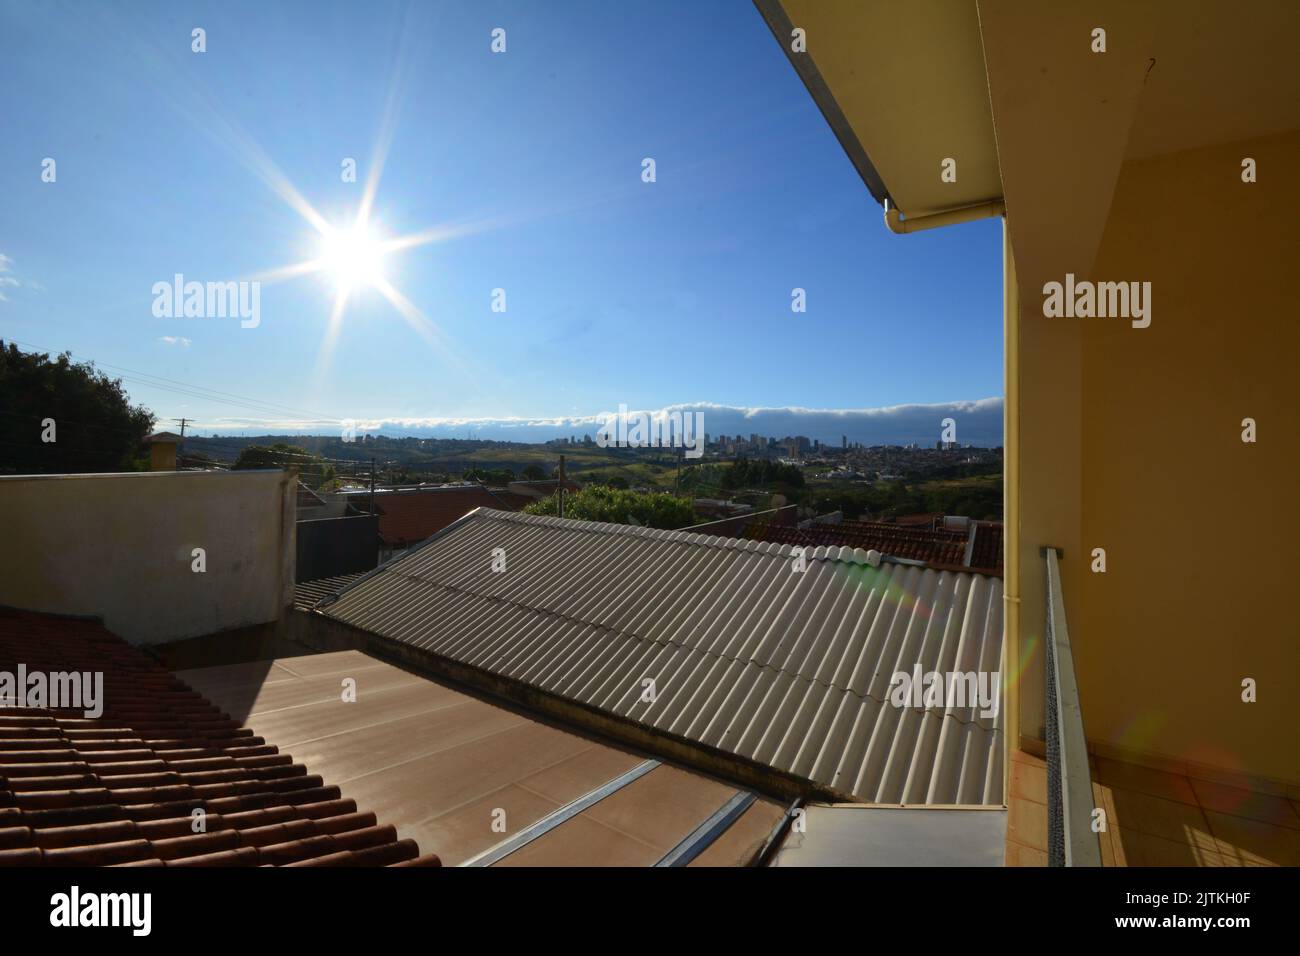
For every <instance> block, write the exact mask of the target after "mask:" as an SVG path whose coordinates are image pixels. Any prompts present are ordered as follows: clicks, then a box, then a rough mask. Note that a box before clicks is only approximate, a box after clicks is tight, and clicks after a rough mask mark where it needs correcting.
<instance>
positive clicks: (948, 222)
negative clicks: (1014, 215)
mask: <svg viewBox="0 0 1300 956" xmlns="http://www.w3.org/2000/svg"><path fill="white" fill-rule="evenodd" d="M1006 214H1007V206H1006V203H1004V202H1003V201H1002V200H1001V199H992V200H989V201H988V202H981V203H976V204H974V205H973V206H961V207H959V208H957V209H947V210H944V211H943V212H936V213H934V214H932V215H929V216H913V217H910V218H907V219H904V218H902V215H901V213H899V211H898V207H897V206H895V205H894V204H893V203H892V202H886V203H885V226H886V227H888V229H889V231H890V232H892V233H895V234H897V235H906V234H907V233H910V232H921V231H922V230H925V229H938V228H939V227H940V226H955V225H957V224H958V223H963V222H974V221H975V220H977V219H992V218H994V217H995V216H1005V215H1006Z"/></svg>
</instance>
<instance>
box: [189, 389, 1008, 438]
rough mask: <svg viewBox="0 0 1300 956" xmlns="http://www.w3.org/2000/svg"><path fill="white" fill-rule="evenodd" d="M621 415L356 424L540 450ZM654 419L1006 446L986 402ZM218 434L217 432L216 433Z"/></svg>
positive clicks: (235, 425)
mask: <svg viewBox="0 0 1300 956" xmlns="http://www.w3.org/2000/svg"><path fill="white" fill-rule="evenodd" d="M617 412H618V409H617V408H612V409H607V410H603V411H601V412H598V413H596V414H592V415H575V416H557V417H554V418H545V417H539V418H511V417H506V418H433V417H431V418H371V419H365V418H361V417H358V418H357V419H356V433H357V434H358V435H360V434H362V433H370V434H383V435H388V436H391V437H403V436H410V437H416V438H469V437H472V438H477V439H488V440H494V441H518V442H541V441H547V440H549V439H552V438H565V437H568V436H570V435H576V436H577V437H578V438H579V439H581V438H582V437H583V436H584V435H591V436H592V438H593V439H594V438H595V437H596V430H597V429H598V428H599V427H600V426H601V425H602V424H603V423H604V422H605V421H607V420H608V419H609V418H610V417H611V416H613V415H614V414H616V413H617ZM638 412H649V413H650V414H651V415H666V414H672V413H683V414H684V413H688V412H700V413H702V414H703V415H704V430H705V431H706V432H707V433H708V434H709V435H710V436H711V437H712V438H714V439H716V438H717V436H719V435H744V436H745V437H746V438H748V437H749V436H750V435H751V434H758V435H766V436H768V437H769V438H784V437H786V436H787V435H806V436H807V437H808V438H816V439H820V440H821V441H822V442H823V443H826V444H832V445H838V444H840V441H841V438H842V437H847V438H848V440H849V441H850V442H862V443H863V444H865V445H906V444H911V443H913V442H915V443H916V444H920V445H933V444H934V443H935V442H936V441H938V440H939V437H940V433H941V431H942V429H943V424H942V423H943V420H944V419H945V418H951V419H953V421H954V422H956V429H957V431H956V437H957V442H958V443H959V444H963V445H964V444H971V445H979V446H998V445H1001V444H1002V399H1001V398H982V399H979V400H977V401H967V402H942V403H936V404H929V405H891V406H887V407H883V408H829V409H827V408H801V407H797V406H795V407H785V408H746V407H743V406H737V405H718V404H714V403H710V402H697V403H687V404H681V405H669V406H665V407H664V408H660V409H629V410H628V414H634V413H638ZM341 425H342V422H340V421H337V420H336V421H269V420H264V419H235V418H230V419H221V420H219V421H216V422H212V423H211V424H209V423H206V422H205V423H204V424H202V425H200V431H201V432H207V431H208V430H209V429H211V430H213V431H217V432H238V433H243V434H259V435H266V434H311V435H329V434H335V433H337V432H338V431H339V429H340V428H341ZM213 426H215V427H213Z"/></svg>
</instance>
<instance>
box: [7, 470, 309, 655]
mask: <svg viewBox="0 0 1300 956" xmlns="http://www.w3.org/2000/svg"><path fill="white" fill-rule="evenodd" d="M295 487H296V486H295V483H294V480H293V478H292V476H291V475H289V474H287V473H285V472H282V471H278V470H270V471H238V472H156V473H153V472H150V473H126V474H111V475H37V476H13V477H9V476H4V477H0V529H2V530H0V604H4V605H9V606H11V607H17V608H23V609H25V610H32V611H44V612H48V613H55V614H78V615H94V616H97V617H102V618H103V620H104V624H105V626H107V627H108V629H109V630H111V631H113V632H115V633H117V634H120V635H121V636H122V637H123V638H125V639H126V640H128V641H130V642H132V643H134V644H158V643H165V642H167V641H174V640H180V639H182V638H187V637H197V636H200V635H203V634H211V633H213V632H215V631H222V630H227V629H230V628H235V627H244V626H248V625H253V624H261V623H265V622H267V621H274V620H276V619H278V618H279V617H280V616H281V615H282V614H283V613H284V609H285V608H286V607H288V606H289V605H291V604H292V601H293V570H294V535H295V522H294V512H295ZM195 548H202V549H204V551H205V553H206V571H204V572H203V573H197V572H195V571H194V570H192V566H193V563H194V557H193V551H194V549H195Z"/></svg>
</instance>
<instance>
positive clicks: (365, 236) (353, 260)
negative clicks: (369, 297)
mask: <svg viewBox="0 0 1300 956" xmlns="http://www.w3.org/2000/svg"><path fill="white" fill-rule="evenodd" d="M386 251H387V250H386V249H385V247H384V243H383V242H382V241H380V240H379V239H378V238H377V237H376V236H375V234H374V231H373V230H372V229H371V228H370V226H369V225H368V224H367V223H364V222H360V221H358V222H354V223H353V224H352V225H351V226H348V227H346V228H338V227H329V228H328V229H327V230H325V231H324V232H323V233H322V235H321V255H320V265H321V272H322V273H323V274H324V275H325V276H326V277H327V278H329V279H330V280H331V281H333V283H334V285H335V286H336V287H337V288H338V289H339V291H341V292H349V291H351V290H353V289H355V288H357V287H358V286H379V285H382V284H383V283H384V281H385V279H384V270H383V265H384V253H385V252H386Z"/></svg>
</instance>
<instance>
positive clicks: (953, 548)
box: [745, 521, 966, 567]
mask: <svg viewBox="0 0 1300 956" xmlns="http://www.w3.org/2000/svg"><path fill="white" fill-rule="evenodd" d="M745 537H747V538H749V539H751V540H754V541H772V542H775V543H776V544H789V545H794V546H796V547H814V548H815V547H819V546H821V547H832V546H846V547H850V548H863V549H864V550H868V551H870V550H873V549H874V550H876V551H879V552H880V553H881V554H887V555H891V556H892V557H895V558H910V559H911V560H913V561H924V562H925V563H926V564H935V565H945V566H952V567H961V566H962V565H964V564H965V561H966V533H965V532H961V531H931V530H928V529H920V528H908V527H899V526H898V525H894V524H885V523H882V522H875V521H845V522H843V523H841V524H814V525H812V526H811V527H808V528H787V527H781V526H780V525H768V526H767V527H757V526H751V527H749V528H747V529H746V531H745Z"/></svg>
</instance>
